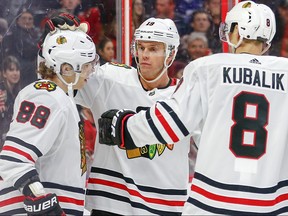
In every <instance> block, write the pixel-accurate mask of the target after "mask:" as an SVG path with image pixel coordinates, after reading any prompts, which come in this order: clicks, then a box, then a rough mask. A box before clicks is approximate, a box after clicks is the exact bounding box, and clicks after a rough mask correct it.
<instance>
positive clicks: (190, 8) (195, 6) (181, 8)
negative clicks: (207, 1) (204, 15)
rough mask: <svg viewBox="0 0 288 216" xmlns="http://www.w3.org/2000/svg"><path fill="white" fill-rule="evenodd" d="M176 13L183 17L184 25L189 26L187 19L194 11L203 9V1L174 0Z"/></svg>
mask: <svg viewBox="0 0 288 216" xmlns="http://www.w3.org/2000/svg"><path fill="white" fill-rule="evenodd" d="M176 3H177V4H176V8H177V12H178V13H180V14H183V15H184V19H185V24H189V21H190V20H189V17H190V16H191V15H192V13H193V12H194V11H196V10H200V9H201V8H203V0H176Z"/></svg>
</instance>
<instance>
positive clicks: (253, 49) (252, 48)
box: [235, 43, 262, 55]
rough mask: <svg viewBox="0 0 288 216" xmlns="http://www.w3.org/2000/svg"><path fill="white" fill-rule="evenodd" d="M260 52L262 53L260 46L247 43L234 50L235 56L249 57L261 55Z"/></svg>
mask: <svg viewBox="0 0 288 216" xmlns="http://www.w3.org/2000/svg"><path fill="white" fill-rule="evenodd" d="M261 52H262V45H261V44H258V45H256V44H249V43H246V44H244V45H241V46H239V47H238V48H237V49H236V50H235V53H236V54H240V53H248V54H251V55H261Z"/></svg>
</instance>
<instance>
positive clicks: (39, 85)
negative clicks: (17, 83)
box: [34, 81, 57, 92]
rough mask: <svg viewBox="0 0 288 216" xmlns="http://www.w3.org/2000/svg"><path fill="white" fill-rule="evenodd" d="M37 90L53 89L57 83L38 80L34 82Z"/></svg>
mask: <svg viewBox="0 0 288 216" xmlns="http://www.w3.org/2000/svg"><path fill="white" fill-rule="evenodd" d="M34 87H35V89H37V90H46V91H49V92H50V91H55V89H56V87H57V85H56V84H55V83H53V82H50V81H38V82H36V83H35V84H34Z"/></svg>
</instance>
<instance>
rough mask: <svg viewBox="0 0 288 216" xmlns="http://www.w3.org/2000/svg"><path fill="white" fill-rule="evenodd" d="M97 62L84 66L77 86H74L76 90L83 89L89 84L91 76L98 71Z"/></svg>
mask: <svg viewBox="0 0 288 216" xmlns="http://www.w3.org/2000/svg"><path fill="white" fill-rule="evenodd" d="M96 64H97V61H96V60H95V61H92V62H88V63H86V64H84V65H82V69H81V74H80V77H79V80H78V82H77V84H76V85H74V86H73V88H74V89H81V88H83V86H84V85H85V83H86V82H87V79H88V78H89V76H90V75H91V74H92V73H93V72H94V71H95V70H96Z"/></svg>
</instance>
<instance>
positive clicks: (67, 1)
mask: <svg viewBox="0 0 288 216" xmlns="http://www.w3.org/2000/svg"><path fill="white" fill-rule="evenodd" d="M59 3H60V5H61V9H60V10H62V12H63V13H69V14H74V15H76V9H77V7H78V6H79V5H80V4H81V0H59Z"/></svg>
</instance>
